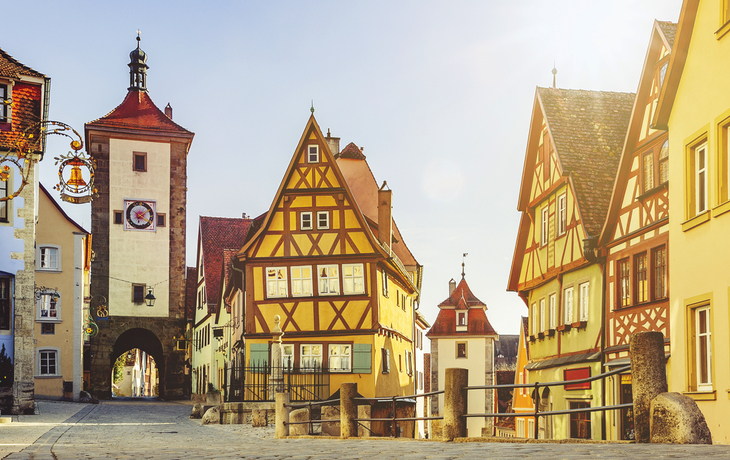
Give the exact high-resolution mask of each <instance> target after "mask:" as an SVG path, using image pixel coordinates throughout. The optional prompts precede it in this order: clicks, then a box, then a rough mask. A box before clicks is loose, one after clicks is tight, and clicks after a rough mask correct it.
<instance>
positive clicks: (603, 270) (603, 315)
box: [599, 258, 608, 441]
mask: <svg viewBox="0 0 730 460" xmlns="http://www.w3.org/2000/svg"><path fill="white" fill-rule="evenodd" d="M602 259H603V260H602V263H600V265H599V267H600V268H601V273H602V274H603V276H602V277H601V278H602V279H603V283H602V285H603V287H602V289H601V295H602V297H601V299H602V300H603V302H602V308H601V368H600V370H601V373H603V369H604V364H605V363H606V354H605V353H604V351H603V350H605V349H606V308H607V306H608V302H606V275H607V273H606V263H607V262H606V258H602ZM601 405H602V406H605V405H606V379H605V377H604V378H602V379H601ZM601 439H603V440H604V441H605V440H606V411H605V410H604V411H601Z"/></svg>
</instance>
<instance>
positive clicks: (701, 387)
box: [692, 305, 712, 391]
mask: <svg viewBox="0 0 730 460" xmlns="http://www.w3.org/2000/svg"><path fill="white" fill-rule="evenodd" d="M702 312H704V313H705V314H704V316H705V324H704V325H705V332H700V322H701V313H702ZM692 314H693V315H694V335H695V347H694V348H695V350H694V360H695V372H696V375H697V391H712V322H711V316H710V306H709V305H703V306H701V307H697V308H695V309H694V311H693V312H692ZM703 342H704V345H705V347H706V350H707V356H706V357H705V364H706V366H707V369H706V371H707V381H706V382H702V381H700V378H701V376H702V370H703V369H702V359H700V358H701V353H702V351H701V348H702V347H701V345H702V343H703Z"/></svg>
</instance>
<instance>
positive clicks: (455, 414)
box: [442, 368, 469, 441]
mask: <svg viewBox="0 0 730 460" xmlns="http://www.w3.org/2000/svg"><path fill="white" fill-rule="evenodd" d="M468 382H469V370H468V369H461V368H450V369H446V375H445V379H444V426H443V435H442V438H443V440H444V441H453V440H454V438H464V437H466V433H467V431H466V417H464V415H465V414H466V409H467V407H468V406H467V402H468V395H467V391H466V387H467V385H468Z"/></svg>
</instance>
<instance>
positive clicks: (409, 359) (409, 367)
mask: <svg viewBox="0 0 730 460" xmlns="http://www.w3.org/2000/svg"><path fill="white" fill-rule="evenodd" d="M406 372H407V373H408V375H413V353H411V352H410V351H406Z"/></svg>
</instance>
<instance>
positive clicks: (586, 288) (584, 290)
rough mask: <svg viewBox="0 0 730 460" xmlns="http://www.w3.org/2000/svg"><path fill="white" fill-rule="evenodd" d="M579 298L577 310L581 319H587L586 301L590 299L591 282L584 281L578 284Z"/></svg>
mask: <svg viewBox="0 0 730 460" xmlns="http://www.w3.org/2000/svg"><path fill="white" fill-rule="evenodd" d="M578 292H579V293H580V300H579V301H578V311H579V315H580V320H581V321H588V302H589V301H590V293H591V283H590V282H585V283H581V284H579V285H578Z"/></svg>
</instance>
